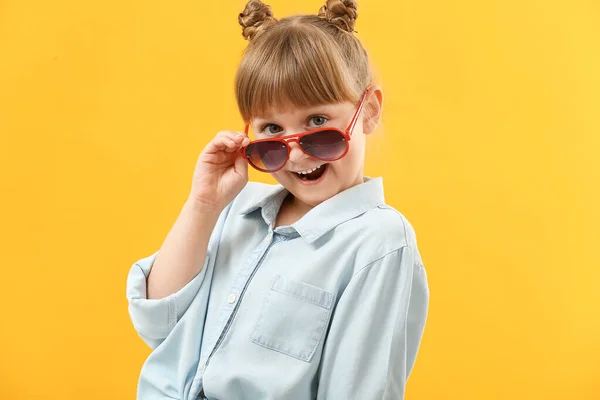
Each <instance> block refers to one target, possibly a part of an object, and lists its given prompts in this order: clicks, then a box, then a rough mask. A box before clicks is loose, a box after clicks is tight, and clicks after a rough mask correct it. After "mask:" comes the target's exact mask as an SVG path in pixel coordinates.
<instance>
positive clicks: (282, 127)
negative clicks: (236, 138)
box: [252, 88, 381, 207]
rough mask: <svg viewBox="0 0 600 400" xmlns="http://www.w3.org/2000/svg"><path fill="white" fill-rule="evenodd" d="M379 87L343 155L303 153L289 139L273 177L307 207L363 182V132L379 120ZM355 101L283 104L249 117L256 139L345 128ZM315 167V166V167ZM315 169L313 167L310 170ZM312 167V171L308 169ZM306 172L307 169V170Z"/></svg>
mask: <svg viewBox="0 0 600 400" xmlns="http://www.w3.org/2000/svg"><path fill="white" fill-rule="evenodd" d="M380 110H381V90H380V89H379V88H376V89H375V90H373V91H372V92H371V93H370V95H369V98H367V99H365V105H364V107H363V109H362V111H361V113H360V115H359V116H358V120H357V123H356V126H355V127H354V130H353V132H352V136H351V140H350V141H349V150H348V153H347V154H346V156H344V157H343V158H341V159H339V160H337V161H331V162H325V161H321V160H318V159H316V158H313V157H311V156H309V155H308V154H306V153H304V152H303V151H302V149H300V148H299V146H298V144H297V143H295V142H290V143H289V144H290V147H291V152H290V157H289V160H288V162H287V163H286V164H285V166H284V167H283V168H282V169H280V170H279V171H277V172H274V173H272V174H271V175H273V177H274V178H275V179H276V180H277V181H278V182H279V183H281V184H282V185H283V186H285V188H286V189H287V190H289V191H290V192H291V193H292V194H293V195H294V196H295V198H296V200H299V201H301V202H302V203H304V204H305V205H307V206H309V207H314V206H316V205H318V204H319V203H321V202H323V201H325V200H327V199H329V198H330V197H333V196H335V195H336V194H338V193H340V192H342V191H344V190H346V189H348V188H350V187H352V186H355V185H357V184H359V183H362V182H363V163H364V156H365V134H368V133H371V132H372V131H373V130H374V129H375V127H376V125H377V122H378V121H379V114H380ZM355 111H356V105H355V104H353V103H351V102H344V103H337V104H326V105H321V106H315V107H308V108H302V109H300V108H293V107H289V108H286V109H285V111H282V112H281V111H280V112H275V111H270V112H268V113H266V115H264V116H262V117H260V118H255V119H253V120H252V128H253V131H254V132H255V136H256V139H265V138H270V137H278V136H283V137H285V136H288V135H292V134H296V133H301V132H305V131H307V130H310V129H315V128H321V127H336V128H338V129H341V130H342V131H344V130H345V129H346V128H347V127H348V124H349V123H350V121H351V120H352V117H353V116H354V113H355ZM315 168H318V169H316V170H314V169H315ZM313 170H314V171H313ZM310 171H312V172H310ZM307 172H309V173H307Z"/></svg>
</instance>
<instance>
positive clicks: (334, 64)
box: [127, 0, 429, 400]
mask: <svg viewBox="0 0 600 400" xmlns="http://www.w3.org/2000/svg"><path fill="white" fill-rule="evenodd" d="M356 18H357V7H356V2H355V1H354V0H344V1H340V0H329V1H327V3H326V5H325V6H323V7H322V8H321V10H320V11H319V13H318V15H296V16H292V17H289V18H285V19H282V20H280V21H278V20H277V19H275V18H274V17H273V14H272V12H271V8H270V7H269V6H267V5H265V4H263V3H262V2H261V1H258V0H250V1H249V2H248V4H247V5H246V8H245V10H244V12H242V13H241V14H240V15H239V17H238V20H239V23H240V25H241V26H242V28H243V31H242V33H243V36H244V37H245V38H246V39H248V40H249V42H250V43H249V45H248V48H247V50H246V52H245V54H244V56H243V59H242V61H241V64H240V66H239V69H238V71H237V74H236V78H235V93H236V99H237V103H238V106H239V110H240V112H241V115H242V118H243V120H244V121H245V122H246V123H247V125H246V130H245V133H244V134H242V133H238V132H231V131H222V132H219V133H218V134H217V135H216V137H215V138H214V139H213V140H212V141H211V142H210V143H209V144H208V145H207V146H206V148H205V149H204V150H203V151H202V153H201V154H200V156H199V158H198V162H197V165H196V169H195V172H194V176H193V181H192V185H191V191H190V194H189V198H188V199H187V201H186V202H185V204H184V205H183V207H182V210H181V214H180V216H179V217H178V219H177V221H176V222H175V224H174V226H173V228H172V229H171V231H170V232H169V233H168V235H167V237H166V239H165V241H164V243H163V244H162V247H161V248H160V249H159V251H157V252H156V253H154V254H153V255H151V256H149V257H146V258H143V259H141V260H139V261H137V262H136V263H135V264H134V265H133V266H132V268H131V270H130V273H129V276H128V281H127V298H128V301H129V313H130V315H131V319H132V321H133V324H134V326H135V329H136V330H137V332H138V333H139V335H140V336H141V337H142V339H143V340H144V341H145V342H146V343H147V344H148V345H149V346H150V347H151V348H152V349H153V350H154V351H153V352H152V353H151V354H150V356H149V357H148V359H147V360H146V362H145V364H144V365H143V367H142V370H141V374H140V380H139V384H138V399H143V400H153V399H186V400H191V399H221V400H236V399H286V400H304V399H306V400H308V399H329V400H347V399H373V400H375V399H377V400H380V399H390V400H391V399H394V400H398V399H402V398H403V397H404V391H405V385H406V381H407V379H408V376H409V374H410V372H411V369H412V367H413V365H414V362H415V358H416V355H417V349H418V347H419V343H420V340H421V336H422V334H423V328H424V325H425V319H426V314H427V308H428V301H429V290H428V285H427V278H426V274H425V270H424V267H423V263H422V260H421V257H420V254H419V251H418V248H417V241H416V238H415V233H414V230H413V228H412V226H411V225H410V223H409V222H408V221H407V220H406V218H405V217H404V216H403V215H402V214H401V213H400V212H398V211H396V210H395V209H393V208H392V207H390V206H388V205H386V204H385V200H384V197H383V186H382V185H383V184H382V180H381V178H376V179H371V178H367V177H364V176H363V160H364V153H365V136H366V135H368V134H370V133H372V132H373V131H374V130H375V128H376V127H377V124H378V123H379V120H380V116H381V110H382V99H383V94H382V90H381V88H380V87H379V86H377V85H374V84H372V82H371V73H370V70H369V60H368V57H367V53H366V52H365V50H364V49H363V47H362V45H361V43H360V42H359V40H358V39H357V38H356V36H354V24H355V21H356ZM250 128H251V129H252V130H253V132H254V134H253V135H252V136H253V138H254V139H256V140H254V141H251V140H250V138H249V137H248V136H247V135H246V134H247V133H248V132H249V129H250ZM248 164H249V165H251V166H252V167H254V168H256V169H258V170H260V171H264V172H267V173H271V174H272V175H273V177H274V178H275V179H276V180H277V181H278V182H279V183H280V185H276V186H272V185H266V184H259V183H252V182H250V183H248Z"/></svg>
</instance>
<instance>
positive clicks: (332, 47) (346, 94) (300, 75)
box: [235, 0, 372, 122]
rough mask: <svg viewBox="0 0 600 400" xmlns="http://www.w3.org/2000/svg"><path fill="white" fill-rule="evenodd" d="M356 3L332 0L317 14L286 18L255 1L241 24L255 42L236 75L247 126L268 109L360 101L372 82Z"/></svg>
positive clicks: (247, 5) (252, 43)
mask: <svg viewBox="0 0 600 400" xmlns="http://www.w3.org/2000/svg"><path fill="white" fill-rule="evenodd" d="M357 16H358V14H357V4H356V0H327V2H326V4H325V5H324V6H323V7H321V9H320V10H319V13H318V14H317V15H294V16H291V17H287V18H284V19H281V20H277V19H276V18H275V17H274V16H273V12H272V9H271V7H270V6H268V5H266V4H264V3H263V2H262V1H260V0H250V1H249V2H248V3H247V4H246V7H245V9H244V11H243V12H242V13H240V14H239V16H238V22H239V23H240V25H241V26H242V35H243V36H244V38H245V39H247V40H248V41H249V44H248V46H247V48H246V49H245V51H244V54H243V57H242V60H241V62H240V65H239V67H238V70H237V73H236V76H235V96H236V100H237V104H238V108H239V111H240V114H241V116H242V118H243V119H244V121H245V122H249V121H250V119H251V118H253V117H257V116H262V115H264V114H265V113H266V112H267V110H268V109H271V108H273V109H276V110H283V109H284V108H286V107H289V106H290V105H291V106H296V107H310V106H315V105H321V104H328V103H340V102H344V101H351V102H357V101H358V100H359V98H360V96H361V95H362V94H363V91H364V90H365V89H366V88H367V86H368V85H369V84H370V83H371V80H372V76H371V70H370V66H369V57H368V55H367V52H366V50H365V49H364V48H363V46H362V44H361V42H360V40H358V38H357V37H356V36H354V34H353V32H354V25H355V22H356V18H357Z"/></svg>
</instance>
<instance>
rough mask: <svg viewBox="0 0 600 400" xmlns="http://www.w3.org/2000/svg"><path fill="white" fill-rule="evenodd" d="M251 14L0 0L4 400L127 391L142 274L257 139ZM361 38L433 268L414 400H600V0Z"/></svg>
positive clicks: (511, 4) (459, 14)
mask: <svg viewBox="0 0 600 400" xmlns="http://www.w3.org/2000/svg"><path fill="white" fill-rule="evenodd" d="M244 4H245V3H244V2H243V1H239V0H235V1H221V2H217V1H210V2H209V1H199V0H195V1H190V0H182V1H175V2H165V1H148V0H146V1H131V0H119V1H117V0H104V1H93V2H90V1H67V0H55V1H40V0H38V1H22V0H21V1H20V0H1V1H0V134H1V140H0V202H1V207H0V221H1V222H0V224H1V230H0V232H1V237H0V239H1V240H0V243H1V244H0V246H1V247H0V250H1V251H0V260H1V261H0V268H1V270H0V272H1V274H0V304H1V315H0V320H1V321H2V322H1V323H0V327H1V328H0V347H1V349H0V399H3V400H4V399H6V400H21V399H77V400H79V399H86V400H92V399H133V398H134V396H135V389H136V385H137V379H138V374H139V370H140V367H141V366H142V363H143V362H144V360H145V358H146V356H147V355H148V354H149V349H148V348H147V347H145V345H144V344H143V342H142V341H141V339H139V338H138V336H137V334H136V333H135V331H134V330H133V328H132V326H131V323H130V321H129V317H128V314H127V302H126V299H125V281H126V276H127V272H128V270H129V268H130V266H131V264H132V263H133V262H134V261H135V260H137V259H139V258H141V257H143V256H146V255H149V254H150V253H151V252H153V251H155V250H156V249H158V247H159V246H160V244H161V243H162V240H163V238H164V237H165V235H166V233H167V232H168V230H169V228H170V227H171V225H172V223H173V222H174V220H175V218H176V216H177V215H178V213H179V210H180V206H181V205H182V202H183V201H184V200H185V198H186V196H187V194H188V191H189V183H190V179H191V174H192V171H193V167H194V164H195V162H196V158H197V156H198V154H199V152H200V151H201V149H202V148H203V146H204V145H205V143H206V142H207V141H208V140H209V139H210V138H211V137H212V136H213V135H214V134H215V133H216V132H217V131H219V130H222V129H231V130H242V129H243V125H242V121H241V120H240V117H239V115H238V111H237V108H236V105H235V101H234V97H233V90H232V89H233V77H234V73H235V70H236V66H237V64H238V62H239V59H240V55H241V52H242V50H243V49H244V47H245V46H246V42H245V41H244V40H243V38H242V36H241V28H240V27H239V25H238V24H237V13H239V12H240V11H241V10H242V8H243V5H244ZM271 5H272V6H273V8H274V11H275V14H276V16H278V17H284V16H286V15H291V14H294V13H315V12H317V10H318V9H319V7H320V6H321V5H322V4H321V2H319V1H314V0H310V1H306V0H303V1H284V0H273V1H272V2H271ZM356 30H357V31H358V33H357V36H358V37H359V38H360V39H361V40H362V41H363V43H364V45H365V47H366V48H367V49H368V51H369V54H370V57H371V59H372V62H373V65H374V67H375V68H376V75H377V76H378V81H379V83H381V85H382V87H383V89H384V93H385V100H384V102H385V103H384V116H383V123H382V125H381V127H380V129H379V130H378V132H377V134H376V135H375V136H374V137H372V138H371V143H370V147H369V151H368V157H367V163H368V164H367V169H366V172H367V173H368V174H369V175H383V177H384V182H385V188H386V195H387V201H388V203H390V204H391V205H393V206H395V207H396V208H398V209H399V210H400V211H401V212H402V213H404V214H405V215H406V216H407V218H408V219H409V220H410V221H411V222H412V224H413V226H414V227H415V229H416V232H417V237H418V239H419V247H420V250H421V253H422V256H423V260H424V262H425V265H426V268H427V271H428V274H429V284H430V289H431V303H430V313H429V319H428V322H427V326H426V330H425V335H424V337H423V342H422V347H421V350H420V353H419V356H418V359H417V363H416V366H415V369H414V370H413V374H412V376H411V378H410V380H409V385H408V390H407V399H409V400H425V399H427V400H429V399H452V400H471V399H473V400H475V399H477V400H481V399H484V400H487V399H490V400H491V399H515V400H517V399H518V400H521V399H522V400H529V399H582V400H583V399H585V400H592V399H600V285H599V283H600V268H599V267H600V256H599V253H598V252H599V243H598V242H599V240H600V211H599V207H598V206H599V205H600V189H599V186H600V185H599V183H600V160H599V158H600V118H599V115H600V3H598V2H597V1H596V0H572V1H570V2H566V1H556V0H553V1H549V0H544V1H542V0H503V1H500V0H493V1H475V0H457V1H445V0H428V1H410V2H409V1H373V0H364V1H362V2H360V8H359V18H358V21H357V25H356ZM251 178H252V179H254V180H261V181H267V182H272V180H271V178H270V176H265V175H262V174H257V173H255V172H252V175H251ZM332 400H337V399H332Z"/></svg>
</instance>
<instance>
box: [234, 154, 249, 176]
mask: <svg viewBox="0 0 600 400" xmlns="http://www.w3.org/2000/svg"><path fill="white" fill-rule="evenodd" d="M233 168H234V169H235V172H236V173H237V174H238V175H239V176H241V177H242V179H244V181H247V180H248V161H246V159H245V158H244V157H243V156H242V155H238V157H237V158H236V159H235V163H234V165H233Z"/></svg>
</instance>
